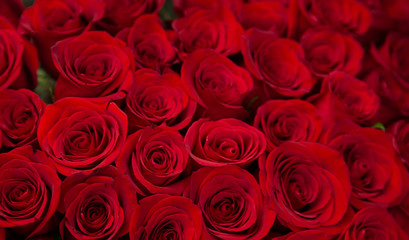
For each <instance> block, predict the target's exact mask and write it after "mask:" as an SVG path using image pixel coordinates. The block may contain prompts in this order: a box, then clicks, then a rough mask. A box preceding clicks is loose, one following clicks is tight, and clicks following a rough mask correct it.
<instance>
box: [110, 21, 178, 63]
mask: <svg viewBox="0 0 409 240" xmlns="http://www.w3.org/2000/svg"><path fill="white" fill-rule="evenodd" d="M168 35H169V34H168V33H167V32H166V31H165V30H164V29H163V27H162V23H161V20H160V18H159V17H158V16H156V15H153V14H145V15H143V16H141V17H140V18H138V19H137V20H136V21H135V23H134V24H133V25H132V27H131V28H126V29H124V30H122V31H121V32H119V33H118V35H117V37H118V38H119V39H121V40H123V41H124V42H125V43H126V44H127V46H128V47H129V48H130V49H131V51H132V54H133V57H134V59H135V62H136V67H137V68H144V67H146V68H152V69H155V70H157V71H160V70H162V69H163V68H164V67H169V66H170V65H172V64H173V63H174V62H175V61H176V60H177V56H176V48H175V47H174V46H172V43H171V41H170V39H169V38H170V37H169V36H168Z"/></svg>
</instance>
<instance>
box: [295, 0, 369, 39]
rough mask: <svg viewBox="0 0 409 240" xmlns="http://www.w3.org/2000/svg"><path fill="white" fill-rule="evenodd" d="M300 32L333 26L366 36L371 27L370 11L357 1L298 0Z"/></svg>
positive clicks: (297, 17)
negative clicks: (319, 26)
mask: <svg viewBox="0 0 409 240" xmlns="http://www.w3.org/2000/svg"><path fill="white" fill-rule="evenodd" d="M294 13H296V14H297V15H294V16H291V17H292V18H294V19H297V21H296V22H297V25H294V26H296V27H297V28H298V32H301V33H302V32H303V31H304V30H305V29H306V28H309V27H310V26H317V25H325V24H328V25H331V27H332V28H334V29H337V30H341V31H349V32H352V33H356V34H364V33H366V32H367V31H368V29H369V27H370V26H371V22H372V18H371V13H370V11H369V10H368V9H367V8H366V7H365V5H363V4H362V3H360V2H358V1H357V0H343V1H338V0H337V1H326V0H297V11H294Z"/></svg>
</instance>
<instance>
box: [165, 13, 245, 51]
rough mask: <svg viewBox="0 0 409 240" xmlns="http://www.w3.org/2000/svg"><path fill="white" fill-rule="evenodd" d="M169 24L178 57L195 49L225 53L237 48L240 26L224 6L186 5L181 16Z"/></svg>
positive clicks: (238, 46) (241, 30)
mask: <svg viewBox="0 0 409 240" xmlns="http://www.w3.org/2000/svg"><path fill="white" fill-rule="evenodd" d="M172 26H173V29H174V30H175V33H176V35H177V38H178V45H179V54H180V55H181V58H185V57H186V54H189V53H193V52H194V51H195V50H198V49H208V48H209V49H213V50H214V51H216V52H217V53H220V54H222V55H225V56H227V55H231V54H235V53H237V52H238V51H239V50H240V36H241V34H242V33H243V29H242V27H241V25H240V23H238V22H237V21H236V19H235V17H234V15H233V14H232V13H231V12H230V11H229V9H227V8H225V7H220V8H219V9H200V8H190V9H188V10H186V12H185V16H184V17H183V18H179V19H176V20H175V21H173V23H172Z"/></svg>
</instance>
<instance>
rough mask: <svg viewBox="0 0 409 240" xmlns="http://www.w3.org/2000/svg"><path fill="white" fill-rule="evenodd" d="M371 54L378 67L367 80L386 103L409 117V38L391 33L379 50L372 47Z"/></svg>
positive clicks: (373, 69)
mask: <svg viewBox="0 0 409 240" xmlns="http://www.w3.org/2000/svg"><path fill="white" fill-rule="evenodd" d="M371 53H372V56H373V58H374V59H375V61H376V62H377V64H378V66H374V67H373V68H372V71H371V73H369V74H368V76H367V77H366V79H365V80H366V81H367V82H368V84H369V85H370V86H371V87H373V88H374V89H375V90H376V91H377V93H378V94H379V96H381V97H383V98H384V103H386V104H388V103H389V104H390V105H391V107H396V108H397V110H398V112H400V113H401V114H403V115H405V116H407V115H409V94H408V91H409V61H407V56H408V54H409V37H408V36H405V35H401V34H397V33H390V34H389V35H388V36H387V38H386V40H385V42H384V44H383V45H382V46H381V47H380V48H379V49H376V48H375V46H374V45H373V46H372V48H371ZM379 66H380V67H379Z"/></svg>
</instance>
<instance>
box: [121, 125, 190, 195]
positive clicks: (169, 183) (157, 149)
mask: <svg viewBox="0 0 409 240" xmlns="http://www.w3.org/2000/svg"><path fill="white" fill-rule="evenodd" d="M188 160H189V154H188V152H187V151H186V148H185V144H184V142H183V137H182V135H180V133H179V132H178V131H176V130H175V129H173V128H169V127H156V128H151V127H146V128H144V129H141V130H139V131H137V132H136V133H134V134H132V135H130V136H128V139H127V140H126V143H125V145H124V148H123V149H122V152H121V155H120V156H119V157H118V158H117V160H116V166H117V167H118V169H119V171H120V172H121V173H122V174H124V175H127V176H129V177H130V178H131V179H132V181H133V183H134V184H135V186H136V187H137V189H138V193H140V194H142V195H150V194H153V193H167V194H172V195H177V194H181V192H182V190H183V189H182V187H183V186H182V185H177V184H174V183H177V180H180V177H181V176H182V175H181V174H182V173H183V172H184V171H185V169H186V166H187V164H188Z"/></svg>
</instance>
